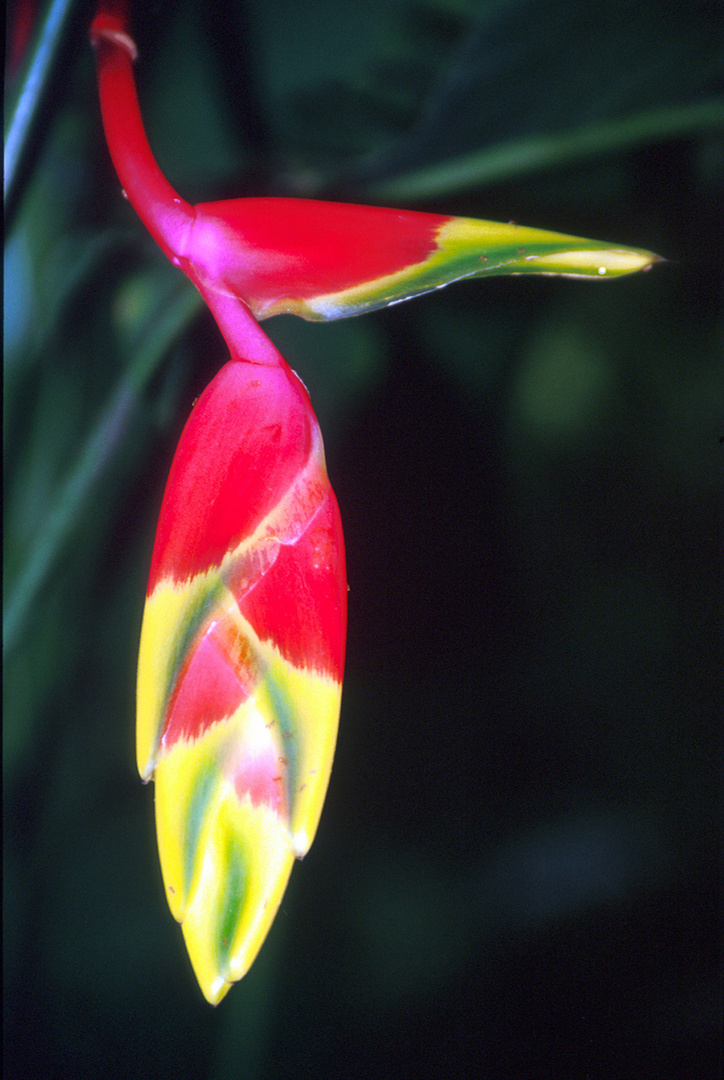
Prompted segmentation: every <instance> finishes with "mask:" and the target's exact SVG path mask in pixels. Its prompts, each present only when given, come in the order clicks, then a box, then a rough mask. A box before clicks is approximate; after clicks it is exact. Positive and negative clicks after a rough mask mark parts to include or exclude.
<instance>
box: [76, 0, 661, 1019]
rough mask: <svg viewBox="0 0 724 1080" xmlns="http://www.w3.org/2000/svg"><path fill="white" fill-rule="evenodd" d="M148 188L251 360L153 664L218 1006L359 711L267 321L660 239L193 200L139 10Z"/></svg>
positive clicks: (103, 59) (338, 543)
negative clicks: (166, 147)
mask: <svg viewBox="0 0 724 1080" xmlns="http://www.w3.org/2000/svg"><path fill="white" fill-rule="evenodd" d="M91 39H92V42H93V44H94V46H95V48H96V55H97V64H98V80H99V90H100V98H101V109H102V114H103V123H104V127H105V131H106V137H107V140H108V145H109V148H110V151H111V155H112V157H113V161H114V164H115V167H116V171H117V173H118V176H119V178H120V181H121V183H122V185H123V188H124V190H125V193H126V195H127V196H128V198H129V199H130V201H131V202H132V204H133V205H134V207H135V208H136V210H137V211H138V213H139V215H140V216H141V218H142V220H143V221H144V223H145V224H146V226H147V227H148V229H149V230H150V232H151V233H152V235H153V236H154V238H155V239H156V241H157V242H158V244H159V245H160V246H161V248H162V249H163V251H164V252H165V253H166V255H167V256H168V257H169V258H170V259H171V260H172V262H173V263H174V264H175V265H176V266H178V267H180V268H181V269H182V270H183V271H184V272H185V273H186V274H187V275H188V277H189V278H190V279H191V281H193V283H194V284H195V285H196V287H197V288H198V289H199V291H200V292H201V293H202V295H203V296H204V298H205V300H206V302H207V303H208V305H209V307H210V309H211V311H212V312H213V314H214V316H215V318H216V321H217V323H218V325H219V327H220V329H221V332H222V334H223V335H224V338H225V340H226V342H227V344H228V346H229V350H230V353H231V360H230V362H229V363H227V365H226V366H225V367H224V368H223V369H222V371H221V372H220V373H219V374H218V375H217V377H216V378H215V379H214V380H213V382H212V383H211V385H210V386H209V387H208V388H207V389H206V391H205V392H204V394H203V395H202V396H201V398H200V399H199V401H198V402H197V403H196V405H195V407H194V409H193V412H192V414H191V417H190V419H189V421H188V423H187V424H186V427H185V429H184V432H183V435H182V437H181V441H180V444H179V446H178V449H177V451H176V456H175V458H174V461H173V465H172V468H171V474H170V476H169V479H168V483H167V486H166V492H165V495H164V500H163V506H162V509H161V515H160V520H159V524H158V531H157V534H156V542H155V547H154V552H153V558H152V564H151V572H150V577H149V583H148V590H147V597H146V606H145V610H144V619H143V629H142V635H141V648H140V658H139V669H138V724H137V752H138V766H139V770H140V773H141V776H142V777H143V778H144V779H145V780H149V779H151V778H153V779H154V781H155V784H156V822H157V831H158V841H159V850H160V857H161V866H162V870H163V877H164V882H165V886H166V893H167V897H168V901H169V905H170V907H171V911H172V913H173V915H174V917H175V918H176V919H177V920H178V921H179V922H181V923H182V926H183V932H184V936H185V939H186V944H187V947H188V951H189V954H190V957H191V960H192V964H193V967H194V970H195V972H196V975H197V977H198V980H199V983H200V985H201V988H202V991H203V993H204V995H205V996H206V998H207V999H208V1000H209V1001H210V1002H212V1003H214V1004H216V1003H217V1002H218V1001H220V1000H221V998H222V997H223V996H224V994H225V993H226V992H227V990H228V989H229V986H230V985H231V984H232V983H233V982H234V981H236V980H237V979H239V978H241V977H242V976H243V975H244V973H245V972H246V971H247V970H248V968H249V966H250V964H251V963H252V961H253V959H254V957H255V956H256V953H257V952H258V950H259V948H260V947H261V944H262V943H263V941H264V938H265V935H266V933H267V931H268V929H269V927H270V925H271V923H272V920H273V918H274V915H275V912H276V910H277V907H278V905H279V902H280V900H281V896H282V894H283V892H284V888H285V886H286V882H287V879H288V877H289V873H290V871H291V866H292V863H293V860H294V858H295V857H297V856H298V857H301V856H302V855H304V854H305V853H306V851H307V850H308V848H309V845H310V844H311V842H312V839H313V837H314V833H315V831H316V828H317V825H318V822H319V817H320V813H321V808H322V803H323V800H324V796H325V793H326V788H327V784H328V780H329V775H330V770H331V765H332V757H333V753H334V745H335V739H336V731H337V722H338V716H339V707H340V696H341V681H342V669H343V661H344V644H345V632H346V577H345V565H344V545H343V539H342V529H341V524H340V518H339V511H338V508H337V503H336V500H335V498H334V494H333V492H332V489H331V487H330V484H329V480H328V478H327V473H326V468H325V462H324V451H323V447H322V438H321V434H320V431H319V427H318V424H317V421H316V419H315V416H314V413H313V411H312V407H311V404H310V401H309V397H308V395H307V392H306V390H305V389H304V387H303V385H302V384H301V382H300V381H299V379H298V378H297V377H296V375H295V374H294V373H293V372H292V371H291V370H290V368H289V367H288V366H287V364H286V363H285V361H284V360H283V358H282V357H281V356H280V354H279V353H278V352H277V350H276V349H275V347H274V346H273V345H272V343H271V341H269V339H268V338H267V337H266V335H265V334H264V333H263V332H262V330H261V328H260V326H259V324H258V322H257V320H258V319H262V318H265V317H267V316H270V315H274V314H277V313H280V312H291V313H295V314H298V315H301V316H303V317H305V318H310V319H333V318H340V317H343V316H346V315H353V314H357V313H359V312H363V311H367V310H371V309H373V308H375V307H381V306H383V305H385V304H390V303H393V302H395V301H397V300H401V299H405V298H406V297H410V296H414V295H416V294H418V293H423V292H426V291H429V290H430V289H434V288H438V287H439V286H440V285H443V284H445V283H447V282H450V281H453V280H456V279H458V278H464V277H471V276H484V275H486V274H493V273H495V274H500V273H515V274H518V273H548V274H568V275H573V276H594V277H615V276H618V275H621V274H627V273H631V272H633V271H635V270H640V269H645V268H647V267H648V266H650V265H651V264H652V263H653V262H654V261H656V256H654V255H652V254H651V253H650V252H646V251H639V250H635V249H630V248H618V247H611V246H610V245H607V244H603V243H600V242H597V241H591V240H583V239H580V238H576V237H571V236H565V235H563V234H557V233H549V232H542V231H540V230H537V229H528V228H523V227H520V226H517V225H512V224H509V225H501V224H497V223H494V222H485V221H473V220H471V219H466V218H455V217H448V216H444V215H436V214H421V213H415V212H411V211H401V210H392V209H386V208H380V207H361V206H348V205H345V204H339V203H323V202H315V201H308V200H300V199H239V200H231V201H224V202H215V203H204V204H200V205H197V206H191V205H190V204H189V203H187V202H185V201H184V200H183V199H182V198H181V197H180V196H179V195H178V194H177V193H176V192H175V191H174V189H173V188H172V187H171V186H170V184H169V183H168V181H167V180H166V179H165V177H164V176H163V175H162V173H161V172H160V170H159V168H158V166H157V164H156V162H155V160H154V157H153V154H152V152H151V149H150V147H149V145H148V142H147V140H146V135H145V132H144V128H143V123H142V120H141V115H140V110H139V106H138V100H137V97H136V89H135V83H134V77H133V61H134V59H135V56H136V48H135V45H134V43H133V41H132V39H131V37H130V36H129V31H128V24H127V16H126V6H125V3H123V2H119V0H105V2H101V5H100V8H99V11H98V14H97V15H96V18H95V20H94V22H93V25H92V27H91Z"/></svg>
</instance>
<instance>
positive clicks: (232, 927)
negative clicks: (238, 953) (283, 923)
mask: <svg viewBox="0 0 724 1080" xmlns="http://www.w3.org/2000/svg"><path fill="white" fill-rule="evenodd" d="M224 863H225V871H226V872H225V874H224V888H223V890H222V891H221V893H220V895H219V900H218V904H219V907H218V909H217V913H218V916H219V924H218V934H217V938H216V946H217V954H216V955H217V968H218V970H219V971H220V972H228V970H229V955H230V953H231V949H232V948H233V945H234V937H235V935H236V931H237V929H238V926H239V923H240V921H241V913H242V911H243V908H244V905H245V903H246V896H247V892H248V887H249V871H248V867H247V859H246V852H245V850H244V845H243V844H242V843H241V842H240V840H239V838H238V837H237V836H235V835H234V834H233V832H229V833H228V834H227V836H226V846H225V850H224Z"/></svg>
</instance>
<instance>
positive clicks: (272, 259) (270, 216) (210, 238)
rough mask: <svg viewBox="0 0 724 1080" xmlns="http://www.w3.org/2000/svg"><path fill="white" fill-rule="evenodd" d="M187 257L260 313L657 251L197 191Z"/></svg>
mask: <svg viewBox="0 0 724 1080" xmlns="http://www.w3.org/2000/svg"><path fill="white" fill-rule="evenodd" d="M194 215H195V219H194V222H193V225H192V226H191V227H190V229H189V230H188V232H187V233H186V235H185V238H184V240H183V244H182V250H181V251H180V254H181V256H182V258H181V265H182V266H183V267H184V269H185V270H186V272H187V273H188V274H189V276H191V277H192V279H194V280H196V281H197V282H198V283H199V284H200V286H201V287H202V288H203V290H204V291H208V290H211V291H217V292H221V293H227V294H228V295H230V296H236V297H239V298H241V299H243V300H244V302H245V303H246V304H248V306H249V307H250V308H251V310H252V312H253V313H254V315H256V317H257V318H258V319H263V318H267V317H269V316H270V315H277V314H282V313H288V314H295V315H301V316H303V317H304V318H307V319H338V318H342V317H344V316H348V315H357V314H360V313H361V312H363V311H370V310H372V309H374V308H378V307H384V306H386V305H388V304H392V303H396V302H397V301H400V300H405V299H407V298H409V297H412V296H417V295H419V294H420V293H424V292H429V291H430V290H432V289H437V288H440V286H442V285H446V284H448V283H449V282H452V281H457V280H459V279H461V278H466V277H483V276H485V275H492V274H526V273H537V274H541V273H542V274H559V275H566V276H572V277H598V278H602V277H618V276H620V275H622V274H629V273H633V272H635V271H637V270H642V269H645V268H646V267H647V266H650V265H651V264H652V263H653V262H655V261H656V259H657V257H656V256H655V255H653V254H652V253H651V252H648V251H643V250H639V249H635V248H621V247H614V246H611V245H610V244H606V243H603V242H601V241H596V240H586V239H583V238H581V237H577V236H568V235H566V234H564V233H555V232H547V231H545V230H542V229H530V228H526V227H524V226H522V225H515V224H513V223H510V224H501V223H498V222H494V221H478V220H475V219H473V218H458V217H449V216H444V215H440V214H426V213H419V212H416V211H411V210H393V209H388V208H385V207H379V206H354V205H350V204H346V203H328V202H317V201H315V200H311V199H234V200H228V201H225V202H216V203H201V204H199V205H198V206H196V207H194Z"/></svg>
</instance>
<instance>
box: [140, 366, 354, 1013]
mask: <svg viewBox="0 0 724 1080" xmlns="http://www.w3.org/2000/svg"><path fill="white" fill-rule="evenodd" d="M209 450H210V451H211V453H209ZM345 629H346V579H345V572H344V547H343V540H342V529H341V523H340V519H339V511H338V508H337V503H336V500H335V498H334V495H333V493H332V489H331V487H330V484H329V480H328V479H327V474H326V469H325V463H324V453H323V449H322V441H321V436H320V433H319V428H318V426H317V423H316V420H315V419H314V415H313V413H312V411H311V407H310V405H309V399H308V397H307V393H306V390H305V389H304V387H303V386H302V385H301V383H300V382H299V380H298V379H297V378H296V376H295V375H294V374H293V372H291V371H290V370H289V369H288V368H286V365H284V367H279V368H271V367H267V366H260V365H255V364H248V363H242V362H238V361H232V362H230V363H229V364H227V365H226V366H225V367H224V368H223V369H222V371H221V372H220V373H219V375H217V377H216V378H215V379H214V381H213V382H212V383H211V385H210V386H209V387H208V388H207V389H206V391H205V392H204V393H203V395H202V396H201V398H200V399H199V401H198V402H197V403H196V405H195V407H194V410H193V412H192V414H191V417H190V419H189V421H188V423H187V425H186V428H185V430H184V433H183V435H182V438H181V441H180V443H179V447H178V449H177V452H176V456H175V458H174V462H173V465H172V468H171V474H170V476H169V480H168V484H167V488H166V494H165V497H164V502H163V507H162V510H161V516H160V520H159V526H158V531H157V535H156V543H155V547H154V553H153V559H152V565H151V575H150V580H149V589H148V597H147V601H146V608H145V612H144V621H143V630H142V636H141V651H140V658H139V670H138V728H137V733H138V738H137V751H138V766H139V770H140V772H141V775H142V776H143V777H144V778H146V779H149V778H151V777H153V778H154V780H155V783H156V822H157V830H158V838H159V850H160V855H161V865H162V869H163V875H164V881H165V884H166V892H167V896H168V901H169V905H170V907H171V910H172V912H173V914H174V916H175V918H177V919H178V920H179V922H181V923H183V929H184V935H185V938H186V942H187V946H188V949H189V954H190V956H191V960H192V963H193V965H194V969H195V970H196V974H197V976H198V979H199V982H200V984H201V986H202V989H203V990H204V993H205V995H206V996H207V998H208V999H209V1000H210V1001H213V1002H216V1001H218V1000H220V998H221V996H222V995H223V993H225V992H226V990H227V989H228V986H229V984H230V983H231V982H233V981H235V980H237V979H239V978H241V976H242V975H243V974H244V973H245V972H246V971H247V970H248V968H249V966H250V964H251V962H252V960H253V959H254V956H255V955H256V952H257V951H258V949H259V947H260V946H261V944H262V942H263V940H264V937H265V936H266V933H267V931H268V929H269V926H270V925H271V922H272V920H273V918H274V913H275V912H276V909H277V907H278V905H279V901H280V899H281V896H282V894H283V891H284V888H285V886H286V882H287V878H288V876H289V873H290V870H291V867H292V863H293V860H294V858H295V856H297V857H301V856H302V855H304V854H305V853H306V851H307V850H308V848H309V845H310V843H311V841H312V839H313V837H314V833H315V831H316V828H317V824H318V822H319V816H320V814H321V809H322V803H323V801H324V795H325V792H326V789H327V783H328V780H329V774H330V770H331V766H332V757H333V753H334V744H335V740H336V732H337V719H338V715H339V705H340V695H341V678H342V664H343V653H344V638H345Z"/></svg>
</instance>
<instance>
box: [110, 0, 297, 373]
mask: <svg viewBox="0 0 724 1080" xmlns="http://www.w3.org/2000/svg"><path fill="white" fill-rule="evenodd" d="M90 38H91V42H92V44H93V46H94V47H95V50H96V63H97V70H98V89H99V94H100V101H101V112H102V116H103V127H104V130H105V134H106V141H107V143H108V147H109V150H110V153H111V157H112V159H113V164H114V166H115V169H116V173H117V174H118V178H119V180H120V181H121V185H122V187H123V190H124V193H125V194H126V196H127V198H128V199H129V200H130V202H131V204H132V205H133V207H134V208H135V210H136V211H137V213H138V215H139V217H140V218H141V220H142V221H143V223H144V225H145V226H146V228H147V229H148V231H149V232H150V233H151V235H152V236H153V238H154V240H155V241H156V243H157V244H158V245H159V247H160V248H161V249H162V251H163V252H164V253H165V254H166V255H167V256H168V258H169V259H170V260H171V262H172V263H173V264H174V266H178V267H179V268H180V269H181V270H183V271H184V273H185V274H186V275H187V276H188V277H189V278H190V279H191V281H193V283H194V285H195V286H196V288H197V289H198V290H199V292H200V293H201V295H202V296H203V297H204V299H205V300H206V303H207V304H208V306H209V308H210V309H211V312H212V314H213V315H214V318H215V319H216V321H217V323H218V324H219V328H220V329H221V332H222V334H223V335H224V338H225V340H226V343H227V345H228V346H229V350H230V352H231V355H232V357H237V358H239V359H244V360H248V361H250V362H252V363H257V364H270V365H272V366H277V365H284V366H286V364H285V361H284V359H283V357H282V356H281V355H280V354H279V353H278V352H277V350H276V349H275V348H274V346H273V345H272V343H271V341H270V340H269V338H268V337H267V336H266V334H264V333H263V331H262V330H261V329H260V327H259V325H258V323H257V322H256V320H255V319H254V317H253V315H252V314H251V312H250V311H249V309H248V307H247V306H246V304H244V303H243V301H241V300H239V299H238V298H237V297H233V296H229V295H225V294H222V293H219V292H218V291H216V290H215V289H214V288H213V286H210V285H209V283H207V282H204V281H202V280H201V279H200V278H199V275H198V274H197V272H196V270H195V267H194V266H193V264H192V263H190V262H189V261H188V259H186V258H184V251H185V249H186V246H187V240H188V236H189V232H190V230H191V227H192V225H193V223H194V221H195V220H196V216H197V215H196V210H195V208H194V207H193V206H191V205H190V204H189V203H187V202H186V201H185V200H184V199H182V198H181V197H180V196H179V195H178V193H177V192H176V191H175V190H174V188H172V187H171V185H170V184H169V182H168V180H167V179H166V177H165V176H164V175H163V173H162V172H161V170H160V168H159V167H158V163H157V162H156V159H155V157H154V156H153V151H152V150H151V147H150V145H149V143H148V139H147V137H146V130H145V128H144V126H143V120H142V118H141V110H140V107H139V104H138V94H137V92H136V80H135V78H134V74H133V61H134V60H135V58H136V46H135V44H134V42H133V39H132V38H131V36H130V34H129V24H128V13H127V4H126V2H125V0H105V2H104V3H101V5H100V6H99V9H98V13H97V14H96V17H95V18H94V20H93V23H92V25H91V30H90Z"/></svg>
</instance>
